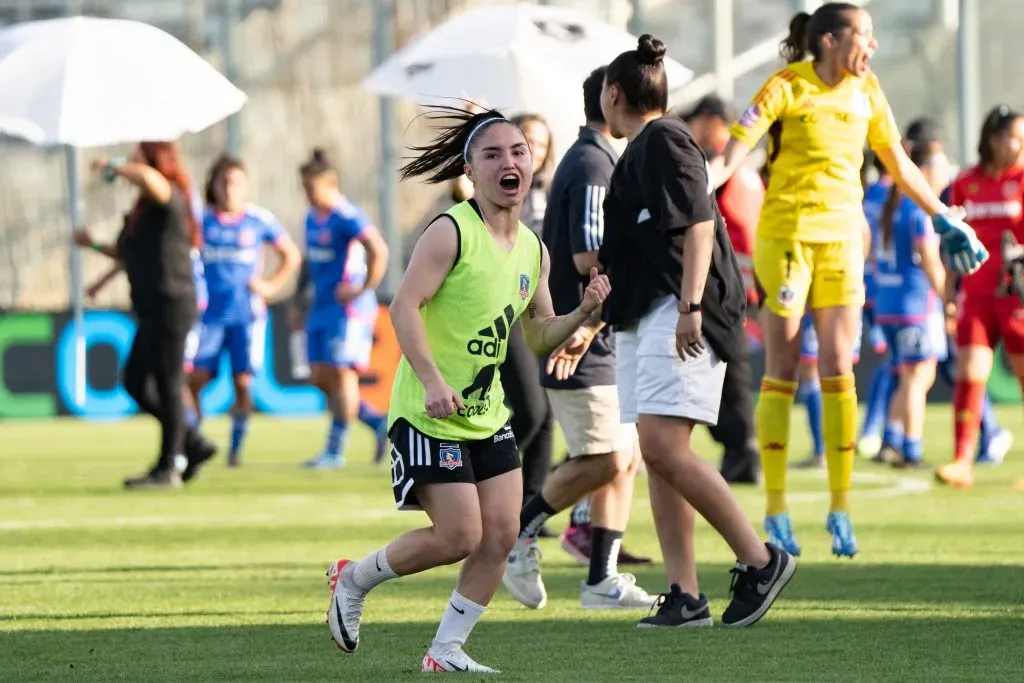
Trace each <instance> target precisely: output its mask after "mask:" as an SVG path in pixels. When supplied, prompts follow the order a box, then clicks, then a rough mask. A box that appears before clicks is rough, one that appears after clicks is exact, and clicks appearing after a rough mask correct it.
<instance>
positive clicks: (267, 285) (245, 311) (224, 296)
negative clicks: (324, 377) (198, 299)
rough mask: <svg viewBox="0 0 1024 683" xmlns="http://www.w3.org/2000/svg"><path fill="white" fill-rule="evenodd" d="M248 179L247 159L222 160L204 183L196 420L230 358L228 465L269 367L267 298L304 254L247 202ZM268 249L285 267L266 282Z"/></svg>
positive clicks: (237, 453) (236, 458)
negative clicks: (255, 385) (255, 380)
mask: <svg viewBox="0 0 1024 683" xmlns="http://www.w3.org/2000/svg"><path fill="white" fill-rule="evenodd" d="M248 190H249V181H248V176H247V175H246V172H245V165H244V164H243V163H242V160H241V159H238V158H235V157H233V156H230V155H227V154H225V155H222V156H220V157H218V158H217V159H216V160H215V161H214V163H213V165H212V166H211V167H210V172H209V177H208V179H207V181H206V209H205V210H204V211H203V219H202V227H201V230H202V237H203V239H202V244H203V246H202V250H201V253H202V259H203V271H204V273H205V275H206V289H207V304H206V309H205V310H204V311H203V315H202V326H201V331H200V334H199V344H198V348H197V350H196V358H195V362H194V370H193V371H192V374H191V376H190V377H189V386H190V388H191V390H192V396H193V402H194V405H195V406H196V412H195V419H196V420H197V421H198V420H199V419H200V413H201V411H200V410H199V407H200V406H201V402H200V400H199V395H200V393H201V392H202V390H203V388H204V387H205V386H206V385H207V384H208V383H209V382H210V380H211V379H213V378H214V377H216V376H217V372H218V370H219V367H220V360H221V356H223V355H224V354H225V353H226V354H227V355H228V358H229V360H230V361H231V376H232V380H233V382H234V389H235V401H234V405H233V406H232V407H231V441H230V446H229V449H228V466H229V467H237V466H238V465H239V464H241V460H240V458H241V452H242V446H243V444H244V442H245V436H246V433H247V432H248V427H249V418H250V416H251V415H252V412H253V410H254V407H255V406H254V403H253V397H252V390H251V389H252V377H253V374H254V373H256V372H259V371H260V369H261V368H262V367H263V346H264V342H265V338H266V318H267V299H269V298H270V297H271V296H273V295H274V294H275V293H277V291H278V290H280V288H281V287H282V286H283V285H284V283H285V282H286V281H287V280H288V278H290V277H291V276H292V275H293V274H294V273H295V271H296V270H297V269H298V267H299V260H300V257H299V250H298V248H297V247H296V246H295V243H294V242H293V241H292V239H291V237H289V236H288V233H287V232H285V230H284V228H283V227H282V226H281V223H280V222H279V221H278V220H277V218H276V217H275V216H274V215H273V214H272V213H270V211H268V210H266V209H264V208H262V207H260V206H256V205H255V204H250V203H248V201H247V194H248ZM264 245H270V246H271V247H272V248H273V250H274V251H275V252H277V255H278V256H279V257H280V263H279V265H278V267H277V268H276V270H275V271H274V272H273V274H271V275H270V276H269V277H263V246H264Z"/></svg>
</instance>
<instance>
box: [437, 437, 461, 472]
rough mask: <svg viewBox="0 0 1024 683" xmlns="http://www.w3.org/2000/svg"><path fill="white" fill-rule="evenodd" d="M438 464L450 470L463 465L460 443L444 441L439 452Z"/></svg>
mask: <svg viewBox="0 0 1024 683" xmlns="http://www.w3.org/2000/svg"><path fill="white" fill-rule="evenodd" d="M437 464H438V465H440V466H441V467H443V468H445V469H446V470H449V471H451V470H454V469H455V468H456V467H462V449H461V448H459V446H458V444H454V443H442V444H441V449H440V450H439V451H438V453H437Z"/></svg>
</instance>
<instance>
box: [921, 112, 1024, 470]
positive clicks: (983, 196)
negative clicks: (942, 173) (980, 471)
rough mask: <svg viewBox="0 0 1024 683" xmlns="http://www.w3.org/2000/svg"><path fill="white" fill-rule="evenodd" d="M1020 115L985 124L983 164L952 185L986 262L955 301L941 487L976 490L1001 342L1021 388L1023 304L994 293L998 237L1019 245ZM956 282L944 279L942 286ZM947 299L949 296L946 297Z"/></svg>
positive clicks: (1023, 224)
mask: <svg viewBox="0 0 1024 683" xmlns="http://www.w3.org/2000/svg"><path fill="white" fill-rule="evenodd" d="M1022 151H1024V114H1020V113H1018V112H1015V111H1013V110H1011V109H1010V108H1009V107H1007V106H1005V105H1001V106H999V107H996V108H995V109H993V110H992V111H991V112H989V114H988V116H987V117H986V118H985V123H984V125H983V126H982V128H981V141H980V143H979V145H978V155H979V157H980V159H981V160H980V162H979V163H978V165H977V166H974V167H973V168H970V169H968V170H966V171H964V172H963V173H962V174H961V175H960V176H959V177H958V178H957V179H956V180H955V181H954V183H953V186H952V188H951V195H950V203H951V204H953V205H956V206H962V207H963V208H964V210H965V211H966V212H967V217H966V219H965V220H966V221H967V222H968V223H970V225H971V226H972V227H973V228H974V229H975V231H976V232H977V234H978V238H979V239H980V240H981V242H982V244H983V245H984V246H985V248H986V249H988V251H989V254H991V258H990V259H989V260H988V261H987V262H986V263H985V264H984V265H983V266H982V267H981V269H980V270H978V271H977V272H976V273H974V274H972V275H968V276H966V277H965V278H964V279H963V281H962V284H961V286H960V292H959V295H958V296H957V297H956V298H957V300H956V302H955V303H953V302H952V301H947V304H946V307H947V309H946V310H947V313H954V312H955V314H956V344H957V349H958V351H957V381H956V388H955V390H954V393H953V406H954V411H955V423H956V428H955V438H956V440H955V452H954V456H953V462H952V463H951V464H949V465H946V466H944V467H941V468H939V469H938V470H937V471H936V473H935V476H936V478H937V479H938V480H939V481H940V482H942V483H945V484H949V485H950V486H954V487H957V488H970V487H971V486H973V484H974V462H973V461H974V459H973V457H972V455H973V452H974V445H975V443H976V442H977V438H978V429H979V426H980V422H981V409H982V402H983V400H984V396H985V384H986V382H987V381H988V376H989V373H990V372H991V371H992V362H993V349H994V348H995V346H996V344H998V343H999V341H1000V340H1002V342H1003V345H1004V347H1005V348H1006V351H1007V353H1008V354H1009V356H1010V364H1011V367H1012V369H1013V371H1014V373H1015V374H1016V375H1017V377H1018V378H1020V380H1021V383H1022V385H1024V305H1022V304H1021V299H1020V297H1019V296H1018V295H1016V294H1009V293H1006V292H1005V291H1003V292H997V290H999V289H1000V288H1001V285H1002V284H1003V281H1004V276H1005V273H1004V264H1003V258H1002V253H1001V251H1002V250H1001V243H1002V239H1003V233H1004V232H1006V231H1011V232H1012V233H1013V234H1014V236H1015V238H1016V240H1017V241H1018V242H1021V241H1024V165H1022V163H1021V154H1022ZM953 279H954V278H947V282H948V281H950V280H953ZM948 294H950V293H948Z"/></svg>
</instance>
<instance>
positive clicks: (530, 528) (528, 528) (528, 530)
mask: <svg viewBox="0 0 1024 683" xmlns="http://www.w3.org/2000/svg"><path fill="white" fill-rule="evenodd" d="M557 512H558V510H556V509H554V508H553V507H551V506H550V505H548V502H547V501H546V500H544V494H542V493H538V494H536V495H535V496H533V497H532V498H530V500H528V501H526V505H524V506H523V510H522V512H520V513H519V540H520V541H525V540H526V539H535V538H537V534H539V533H540V528H541V527H542V526H544V522H546V521H548V517H550V516H551V515H554V514H556V513H557Z"/></svg>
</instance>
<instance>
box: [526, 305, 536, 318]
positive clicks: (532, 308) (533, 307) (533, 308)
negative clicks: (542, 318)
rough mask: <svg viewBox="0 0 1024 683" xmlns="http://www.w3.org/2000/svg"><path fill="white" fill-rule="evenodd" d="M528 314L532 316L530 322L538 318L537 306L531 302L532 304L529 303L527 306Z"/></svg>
mask: <svg viewBox="0 0 1024 683" xmlns="http://www.w3.org/2000/svg"><path fill="white" fill-rule="evenodd" d="M526 312H527V313H529V314H530V320H533V319H534V318H536V317H537V304H535V303H534V302H533V301H532V300H531V301H530V303H528V304H527V305H526Z"/></svg>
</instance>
